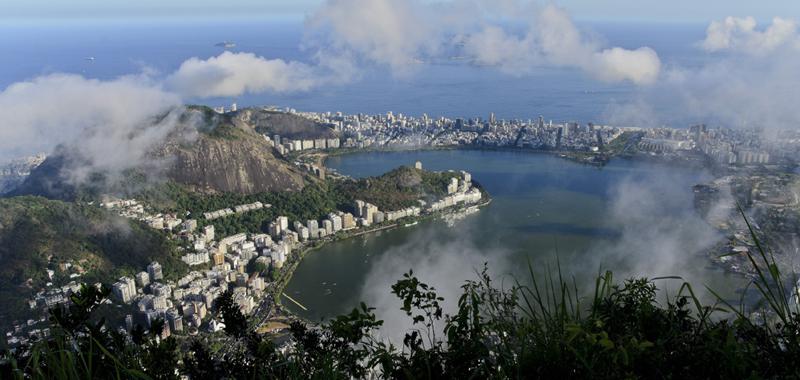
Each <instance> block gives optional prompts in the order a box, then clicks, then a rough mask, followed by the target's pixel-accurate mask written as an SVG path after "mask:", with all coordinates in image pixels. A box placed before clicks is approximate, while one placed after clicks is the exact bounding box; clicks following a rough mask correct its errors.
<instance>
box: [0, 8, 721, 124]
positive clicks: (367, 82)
mask: <svg viewBox="0 0 800 380" xmlns="http://www.w3.org/2000/svg"><path fill="white" fill-rule="evenodd" d="M580 26H581V27H582V28H583V29H585V30H588V31H589V32H590V33H592V35H595V36H601V38H603V39H604V40H605V42H606V43H605V45H607V46H621V47H625V48H638V47H640V46H650V47H652V48H653V49H655V50H656V51H657V52H658V53H659V56H660V58H661V61H662V67H671V66H681V67H693V66H697V65H700V64H702V63H703V61H704V60H705V58H706V56H705V53H703V52H702V51H700V50H699V49H697V48H696V42H697V41H699V40H702V38H703V37H704V32H705V25H700V24H637V23H580ZM221 41H233V42H235V43H236V47H235V48H233V49H232V51H241V52H252V53H255V54H257V55H261V56H264V57H266V58H271V59H272V58H281V59H285V60H299V61H304V62H310V61H311V57H312V55H313V51H311V50H308V49H304V48H302V46H303V21H302V20H300V19H279V18H266V19H246V18H241V19H226V20H224V21H218V20H199V19H198V20H180V21H178V20H172V19H156V20H147V21H143V20H67V21H64V20H42V21H24V22H17V23H6V24H4V25H0V46H2V47H3V49H4V52H3V54H2V55H0V88H5V87H6V86H8V85H10V84H12V83H15V82H19V81H23V80H28V79H31V78H34V77H36V76H39V75H46V74H49V73H56V72H66V73H76V74H81V75H84V76H86V77H89V78H98V79H111V78H115V77H118V76H122V75H129V74H138V73H142V72H149V73H154V75H155V77H157V78H158V77H163V76H166V75H167V74H169V73H171V72H173V71H174V70H176V69H177V68H178V67H179V66H180V64H181V63H182V62H183V61H184V60H186V59H188V58H190V57H199V58H208V57H211V56H214V55H217V54H219V53H221V52H222V51H223V50H222V48H220V47H217V46H215V44H216V43H218V42H221ZM87 57H94V60H88V59H86V58H87ZM637 96H638V95H637V90H636V88H635V86H633V85H631V84H626V83H622V84H620V83H616V84H609V83H603V82H598V81H597V80H594V79H592V78H589V77H587V76H586V75H585V74H583V73H581V72H580V71H578V70H576V69H565V68H552V67H543V68H536V69H534V70H532V72H531V73H530V74H527V75H523V76H515V75H509V74H505V73H502V72H500V71H498V70H494V69H491V68H483V67H476V66H473V65H469V64H466V63H447V64H423V65H420V67H419V68H418V69H417V70H416V71H415V72H414V73H413V74H412V75H409V76H402V77H398V76H395V75H392V74H391V73H390V72H389V71H388V70H387V69H386V68H381V67H365V68H363V72H362V75H361V76H360V78H359V79H358V80H356V81H354V82H351V83H348V84H344V85H337V86H328V87H324V88H319V89H315V90H313V91H310V92H297V93H284V94H278V93H263V94H246V95H243V96H239V97H236V98H213V99H186V101H187V102H189V103H200V104H208V105H212V106H216V105H229V104H230V103H232V102H236V103H238V104H239V105H240V106H248V105H278V106H281V107H292V108H295V109H298V110H302V111H323V112H324V111H332V112H335V111H342V112H345V113H369V114H377V113H385V112H388V111H393V112H395V113H404V114H409V115H416V116H419V115H421V114H423V113H427V114H428V115H429V116H447V117H483V118H486V117H488V114H489V113H490V112H494V113H495V114H496V115H497V118H498V119H529V118H536V117H538V116H539V115H543V116H544V117H545V118H546V119H552V120H555V121H576V122H590V121H592V122H595V123H602V122H604V121H607V119H608V118H609V112H610V111H609V110H610V109H612V108H613V107H614V106H615V105H620V104H625V103H627V102H630V101H633V100H635V99H636V98H637ZM678 116H679V115H676V118H677V117H678ZM683 122H684V121H682V120H681V121H677V123H678V125H676V126H681V124H680V123H683Z"/></svg>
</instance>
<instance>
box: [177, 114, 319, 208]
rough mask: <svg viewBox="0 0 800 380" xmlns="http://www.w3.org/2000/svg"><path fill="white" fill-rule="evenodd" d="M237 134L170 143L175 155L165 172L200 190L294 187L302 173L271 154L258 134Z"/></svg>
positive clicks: (250, 190)
mask: <svg viewBox="0 0 800 380" xmlns="http://www.w3.org/2000/svg"><path fill="white" fill-rule="evenodd" d="M236 132H238V133H236V137H234V138H224V137H222V138H221V137H210V136H201V137H200V138H198V139H197V140H196V141H194V142H193V143H192V144H191V145H190V146H181V147H171V149H170V148H168V149H167V152H165V153H166V155H169V156H174V158H173V161H172V165H171V166H170V167H169V168H168V170H167V176H168V177H169V178H170V179H172V180H174V181H176V182H180V183H183V184H186V185H189V186H190V187H193V188H194V189H195V190H198V191H201V192H211V193H213V192H236V193H242V194H252V193H258V192H264V191H296V190H300V189H302V188H303V175H302V174H301V173H300V172H298V171H297V170H296V169H295V168H294V167H293V166H291V164H289V163H287V162H286V161H283V160H281V159H279V158H277V157H275V156H274V155H273V150H272V148H271V147H270V146H268V145H267V144H266V141H265V140H264V139H263V138H262V137H261V136H259V135H257V134H255V133H251V132H250V131H247V130H246V129H240V130H238V131H236Z"/></svg>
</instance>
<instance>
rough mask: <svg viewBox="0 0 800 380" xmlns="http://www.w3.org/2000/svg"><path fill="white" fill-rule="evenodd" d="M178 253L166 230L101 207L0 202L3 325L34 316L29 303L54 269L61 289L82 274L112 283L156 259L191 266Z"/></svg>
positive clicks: (0, 311) (45, 201) (0, 323)
mask: <svg viewBox="0 0 800 380" xmlns="http://www.w3.org/2000/svg"><path fill="white" fill-rule="evenodd" d="M173 252H174V250H173V248H172V246H171V245H170V242H169V241H168V239H167V237H166V236H165V235H163V234H162V233H161V232H159V231H156V230H153V229H151V228H149V227H147V226H145V225H143V224H140V223H138V222H133V221H130V220H128V219H124V218H122V217H119V216H116V215H114V214H112V213H110V212H107V211H106V210H104V209H101V208H100V207H98V206H95V205H89V204H85V203H71V202H62V201H56V200H48V199H45V198H41V197H33V196H25V197H13V198H3V199H0V260H2V263H3V265H2V266H0V326H6V325H7V324H9V323H11V322H12V321H13V320H14V319H18V318H27V317H28V316H29V315H30V308H29V307H28V305H27V303H26V300H27V299H30V297H31V296H32V295H34V294H35V293H37V292H38V291H40V290H45V289H47V287H46V286H45V284H46V283H47V282H49V281H51V280H50V279H49V278H48V273H47V270H48V269H50V270H53V280H52V282H53V283H54V284H57V285H62V284H64V283H66V282H68V281H69V280H70V278H69V276H70V274H80V276H79V277H77V278H76V280H78V281H82V282H87V283H93V282H95V281H102V282H106V283H109V282H113V280H115V279H116V277H117V276H118V275H121V274H123V273H128V274H132V273H135V272H138V271H141V270H142V269H143V268H145V266H146V265H147V264H148V263H150V262H151V261H154V260H155V261H158V262H160V263H162V264H163V265H164V268H170V270H173V271H174V270H181V269H182V268H184V266H185V264H183V262H181V261H180V259H179V258H177V257H176V256H175V255H174V254H173ZM67 264H70V265H67ZM67 267H69V268H67ZM167 274H168V273H165V275H167Z"/></svg>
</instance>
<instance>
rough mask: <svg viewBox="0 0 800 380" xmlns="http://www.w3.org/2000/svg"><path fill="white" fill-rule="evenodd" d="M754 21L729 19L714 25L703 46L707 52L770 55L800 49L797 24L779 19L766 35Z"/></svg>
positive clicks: (707, 31)
mask: <svg viewBox="0 0 800 380" xmlns="http://www.w3.org/2000/svg"><path fill="white" fill-rule="evenodd" d="M756 27H757V23H756V20H755V19H754V18H753V17H744V18H739V17H726V18H725V20H723V21H714V22H712V23H711V24H710V25H709V26H708V29H707V30H706V38H705V40H703V42H702V43H701V46H702V47H703V48H704V49H706V50H707V51H711V52H715V51H735V52H742V53H748V54H766V53H769V52H772V51H774V50H776V49H780V48H785V47H788V48H793V49H797V48H800V36H798V34H797V23H796V22H795V21H794V20H790V19H784V18H780V17H775V18H773V19H772V24H771V25H769V26H768V27H767V28H766V29H764V31H759V30H757V29H756Z"/></svg>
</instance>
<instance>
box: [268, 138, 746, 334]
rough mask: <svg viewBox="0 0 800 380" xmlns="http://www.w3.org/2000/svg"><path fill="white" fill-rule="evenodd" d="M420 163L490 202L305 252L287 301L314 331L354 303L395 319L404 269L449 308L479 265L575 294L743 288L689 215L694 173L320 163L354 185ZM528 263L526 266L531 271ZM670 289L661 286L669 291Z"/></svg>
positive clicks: (530, 163) (524, 155)
mask: <svg viewBox="0 0 800 380" xmlns="http://www.w3.org/2000/svg"><path fill="white" fill-rule="evenodd" d="M415 161H421V162H422V164H423V167H424V168H425V169H427V170H437V171H439V170H466V171H469V172H470V173H472V178H473V180H474V181H477V182H479V183H481V184H482V185H483V186H484V187H485V188H486V190H487V191H488V192H489V193H490V194H491V196H492V198H493V201H492V203H491V204H490V205H488V206H486V207H484V208H482V209H481V210H480V211H479V212H477V213H474V214H471V215H467V216H465V217H463V218H462V219H461V220H457V221H450V222H447V221H444V220H442V219H441V218H437V219H431V220H425V221H423V222H420V223H419V224H417V225H414V226H409V227H399V228H396V229H392V230H388V231H381V232H377V233H373V234H367V235H364V236H360V237H356V238H352V239H348V240H343V241H338V242H334V243H330V244H327V245H325V246H323V247H322V248H320V249H318V250H315V251H312V252H310V253H309V254H308V255H307V256H306V257H305V259H304V260H303V262H302V263H301V264H300V265H299V267H298V268H297V270H296V272H295V273H294V276H293V278H292V280H291V281H290V283H289V284H288V286H287V288H286V289H285V292H286V293H287V294H288V295H290V296H292V297H293V298H295V299H297V300H299V301H300V302H301V303H303V304H304V305H305V306H306V307H307V308H308V310H301V309H299V308H297V307H295V306H294V305H291V304H290V303H288V302H286V303H284V304H285V305H286V306H287V307H289V308H290V309H291V310H292V311H293V312H295V313H297V314H298V315H300V316H303V317H305V318H307V319H309V320H312V321H319V320H322V319H326V318H330V317H332V316H335V315H338V314H341V313H345V312H348V311H350V310H351V309H352V308H353V307H356V306H358V305H359V303H360V302H362V301H363V302H366V303H367V304H368V305H370V306H375V307H377V309H378V311H379V313H380V312H381V311H382V310H393V309H397V308H398V307H399V305H400V304H399V302H398V301H397V300H396V299H395V298H394V297H393V296H391V294H390V286H391V284H393V283H394V282H395V281H396V280H398V279H400V278H401V277H402V274H403V273H405V272H407V271H408V270H409V269H413V270H414V273H415V274H416V275H418V276H419V277H420V279H421V280H422V281H424V282H428V283H430V284H432V285H434V286H436V287H437V289H438V290H439V291H440V293H441V294H442V295H443V296H445V298H449V299H455V297H457V295H458V292H459V285H461V284H462V283H463V281H464V280H468V279H476V276H477V272H479V271H480V270H481V269H482V268H483V266H484V264H485V265H486V266H487V267H488V268H489V272H490V273H491V274H492V277H493V278H495V281H496V284H497V285H499V286H506V287H507V286H509V285H511V284H513V283H514V282H515V281H521V282H525V281H527V279H529V278H530V275H529V267H530V268H532V270H533V272H534V273H536V274H537V275H538V276H542V275H544V274H545V273H550V274H554V273H557V271H558V269H557V268H558V267H560V268H561V269H560V270H561V273H562V274H563V275H564V277H565V278H566V279H567V280H568V281H569V282H572V280H573V279H574V281H575V283H576V284H577V285H578V286H579V287H589V288H590V287H591V286H593V283H594V279H595V278H596V276H597V274H598V273H600V272H601V271H605V270H612V271H613V272H614V275H615V277H616V278H618V279H621V278H629V277H642V276H646V277H649V278H654V277H660V276H681V277H683V278H684V279H686V280H688V281H690V282H691V283H692V284H693V285H694V286H695V288H702V287H703V285H708V286H710V287H711V288H713V289H715V290H717V291H718V292H721V293H722V294H723V296H725V297H730V298H735V297H736V292H737V290H738V289H741V288H742V287H743V286H744V284H745V282H746V281H745V279H744V278H742V277H740V276H738V275H734V274H729V273H726V272H724V271H722V270H721V269H719V268H717V267H715V266H713V265H712V264H711V261H710V259H709V258H708V256H707V254H706V253H705V252H707V250H708V248H709V247H710V246H711V245H713V244H714V242H715V241H716V239H718V238H719V236H718V235H717V234H716V232H715V231H714V230H713V229H712V228H711V227H710V226H709V225H708V224H707V223H705V221H703V220H702V219H701V218H700V217H699V216H698V215H697V213H696V212H695V210H694V208H693V192H692V185H694V184H698V183H702V182H705V181H708V180H710V179H711V178H712V177H711V174H710V173H708V172H707V171H705V170H701V169H697V168H687V167H678V166H670V165H666V164H659V163H653V162H642V161H635V160H625V159H614V160H612V161H611V162H610V163H609V164H608V165H606V166H604V167H602V168H599V167H594V166H587V165H583V164H579V163H575V162H572V161H569V160H565V159H562V158H560V157H557V156H555V155H550V154H537V153H528V152H511V151H482V150H436V151H404V152H364V153H355V154H349V155H343V156H333V157H330V158H328V159H327V161H326V166H328V167H330V168H333V169H336V170H337V171H338V172H339V173H341V174H345V175H349V176H352V177H365V176H375V175H380V174H382V173H384V172H386V171H388V170H391V169H392V168H395V167H398V166H400V165H413V164H414V162H415ZM529 264H530V266H529ZM679 284H680V282H679V281H676V280H663V281H661V282H659V288H662V289H666V290H674V289H676V288H677V286H678V285H679Z"/></svg>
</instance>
